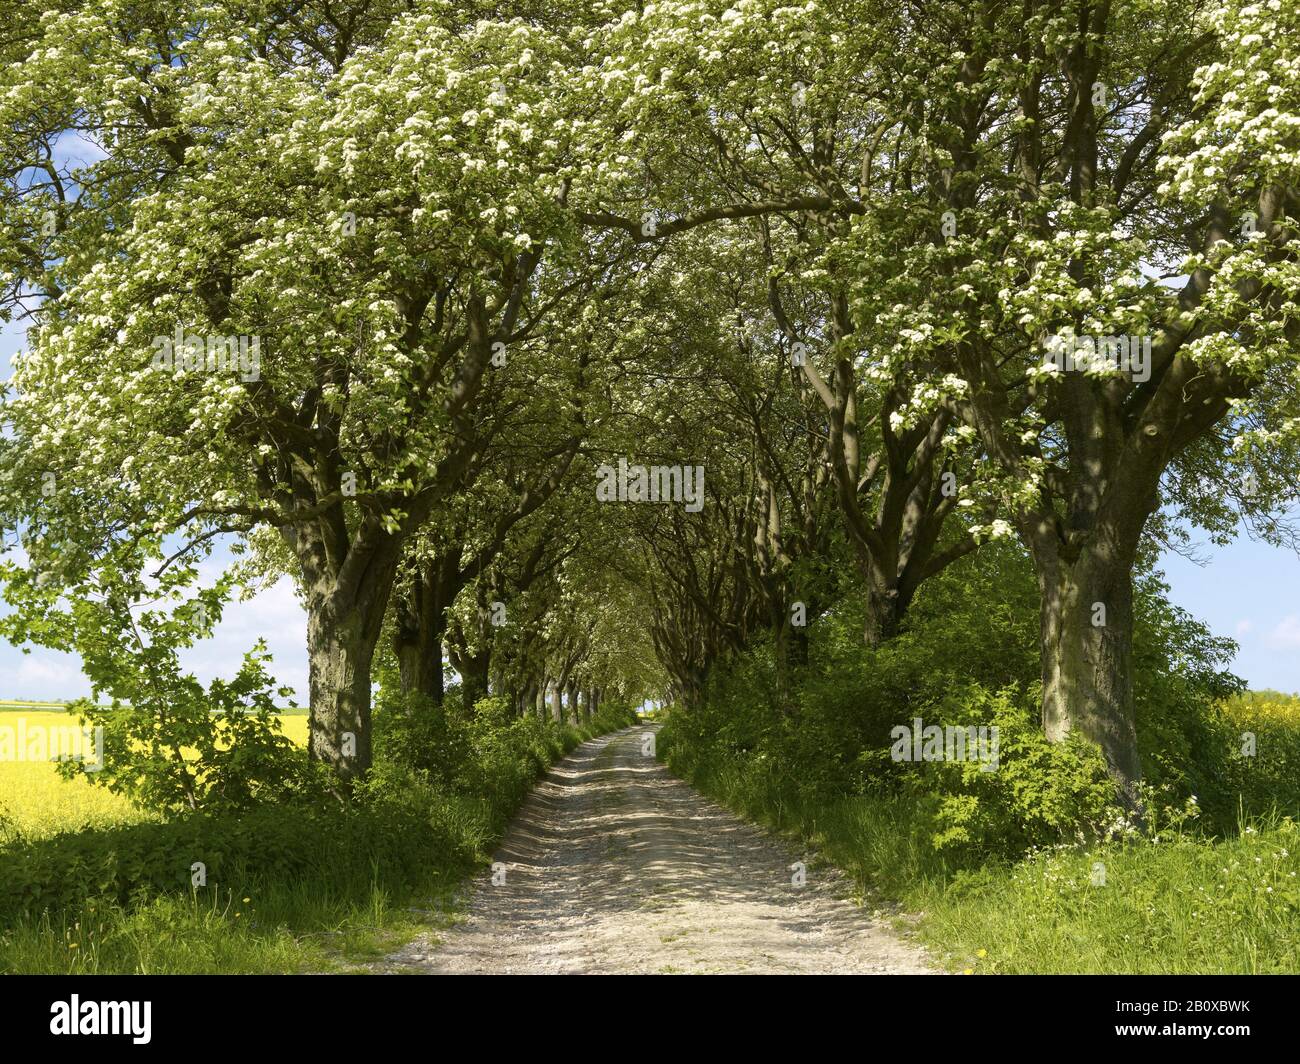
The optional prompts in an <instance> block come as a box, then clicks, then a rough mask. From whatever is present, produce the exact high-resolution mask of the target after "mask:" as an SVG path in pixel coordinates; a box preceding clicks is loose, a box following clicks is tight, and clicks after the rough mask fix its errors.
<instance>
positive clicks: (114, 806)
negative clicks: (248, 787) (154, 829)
mask: <svg viewBox="0 0 1300 1064" xmlns="http://www.w3.org/2000/svg"><path fill="white" fill-rule="evenodd" d="M13 705H15V704H14V703H4V702H0V728H12V729H14V732H13V733H11V734H16V733H17V729H18V728H19V721H20V719H22V720H24V721H25V728H26V731H27V733H28V734H32V733H34V732H36V731H37V730H38V729H45V728H50V729H53V728H60V727H63V728H66V727H76V719H75V718H74V717H71V716H69V715H68V714H67V713H64V712H59V711H49V710H36V709H32V710H29V709H27V708H23V709H21V710H13V709H10V708H7V707H11V706H13ZM22 705H23V706H24V707H26V706H27V705H30V703H22ZM280 722H281V726H282V727H283V728H284V733H285V735H287V736H288V737H289V738H290V739H292V740H293V741H294V742H295V743H298V744H300V745H304V744H305V743H306V741H307V716H306V714H301V713H300V714H287V715H285V716H283V717H281V718H280ZM144 818H145V814H143V813H141V812H140V811H139V810H137V809H135V808H133V807H132V806H131V804H130V803H129V802H128V801H127V800H126V799H125V798H122V797H120V796H119V795H116V794H112V793H110V792H109V791H108V790H106V789H105V788H103V787H97V786H95V785H94V784H92V783H91V782H90V781H89V780H87V779H85V778H80V779H74V780H64V779H63V778H62V777H60V776H59V774H58V771H57V770H56V769H55V766H54V765H53V764H52V763H51V762H48V761H26V760H10V759H6V758H4V757H0V838H3V837H4V835H5V834H6V833H8V832H9V831H12V830H14V829H16V830H18V831H20V832H21V833H22V834H24V835H26V836H29V837H32V836H38V835H52V834H55V833H57V832H60V831H75V830H78V829H80V828H87V827H106V826H109V825H112V824H121V823H125V822H128V821H133V820H142V819H144Z"/></svg>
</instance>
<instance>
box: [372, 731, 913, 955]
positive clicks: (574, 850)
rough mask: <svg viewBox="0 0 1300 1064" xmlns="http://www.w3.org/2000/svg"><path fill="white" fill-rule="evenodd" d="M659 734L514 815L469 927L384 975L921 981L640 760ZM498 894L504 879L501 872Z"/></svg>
mask: <svg viewBox="0 0 1300 1064" xmlns="http://www.w3.org/2000/svg"><path fill="white" fill-rule="evenodd" d="M653 732H654V727H653V726H650V725H642V726H638V727H634V728H628V729H625V730H623V731H620V732H616V733H614V734H613V735H607V736H603V737H601V738H599V739H593V740H591V741H590V742H587V743H584V744H583V745H582V746H580V747H578V748H577V749H576V750H575V751H574V752H573V753H572V754H570V755H569V756H568V757H566V758H565V759H564V760H563V761H561V762H559V763H558V764H557V765H556V766H555V767H554V768H553V769H552V770H551V771H550V772H549V773H548V774H547V776H546V777H545V779H543V780H542V782H541V783H539V784H538V786H537V788H536V789H535V790H534V791H533V793H532V794H531V795H530V796H529V797H528V799H527V800H526V801H525V803H524V804H523V806H522V807H521V808H520V811H519V815H518V817H517V818H516V819H515V822H514V824H513V825H512V826H511V829H510V832H509V834H508V835H507V836H506V838H505V840H504V841H503V843H502V846H501V849H500V850H499V851H498V853H497V855H496V856H495V857H494V859H493V860H494V862H501V863H502V864H504V865H505V877H504V878H505V882H504V883H503V884H500V885H494V884H493V882H492V875H491V874H490V873H488V874H484V875H483V876H481V877H479V878H478V879H476V880H475V882H474V884H473V896H472V900H471V903H470V906H469V912H468V914H467V918H466V920H465V922H464V923H463V924H460V925H457V926H456V927H455V928H453V929H452V930H450V931H447V932H444V933H443V935H442V940H441V942H438V941H436V940H434V939H431V938H428V937H425V938H421V939H417V940H416V941H415V942H413V943H411V944H410V945H408V946H407V947H406V948H404V949H403V950H401V951H400V952H398V953H397V954H394V955H393V956H392V957H390V958H389V959H388V964H387V965H386V967H387V968H388V969H389V970H393V969H394V968H402V969H406V970H410V969H412V968H414V969H417V970H422V971H428V972H448V973H470V972H495V973H506V972H516V973H525V972H542V973H546V972H699V973H704V972H755V973H758V972H789V973H797V972H828V973H829V972H923V971H927V970H929V968H928V965H927V962H926V960H925V957H924V955H923V954H922V952H921V951H920V949H918V948H917V947H916V946H913V945H910V944H908V943H907V942H905V941H904V940H902V939H900V938H899V937H898V936H897V935H895V934H894V933H893V932H891V931H890V930H889V929H888V928H886V927H884V926H883V925H882V924H881V923H879V922H878V921H873V920H872V919H871V916H870V914H869V913H868V912H867V911H865V910H863V909H861V908H859V907H857V906H856V905H854V904H853V903H852V902H850V901H848V900H845V899H844V894H845V893H846V889H845V886H844V883H843V880H842V878H841V877H839V876H838V874H836V873H834V871H833V870H831V869H823V868H809V869H808V871H807V883H806V885H805V886H803V887H796V886H794V885H792V883H791V879H792V876H793V875H794V872H793V871H792V870H791V868H790V866H791V865H792V864H793V863H794V862H795V861H797V860H799V859H800V857H799V855H797V854H793V853H791V852H790V851H789V850H788V849H786V847H785V846H783V845H782V844H781V843H780V842H779V841H778V840H776V839H774V838H773V837H772V836H771V835H769V834H768V833H766V832H764V831H762V830H761V829H759V828H756V827H754V826H752V825H750V824H747V823H745V822H744V821H742V820H740V819H738V818H737V817H736V816H735V815H734V814H732V813H730V812H728V811H727V810H725V809H723V808H722V807H721V806H719V805H717V804H716V803H714V802H712V801H710V800H709V799H707V798H704V797H703V796H701V795H700V794H699V793H698V792H696V791H695V790H694V789H693V788H691V787H690V786H688V785H687V784H686V783H684V782H682V781H681V780H679V779H677V778H676V777H675V776H673V775H671V774H670V773H669V772H668V770H667V769H665V768H664V767H663V766H662V765H661V764H659V763H658V762H657V761H655V760H654V758H653V757H651V756H648V755H647V754H645V753H643V748H644V746H645V745H646V743H647V737H648V736H650V735H652V734H653ZM494 867H497V868H498V877H497V878H498V879H499V878H500V874H499V873H500V867H499V866H494Z"/></svg>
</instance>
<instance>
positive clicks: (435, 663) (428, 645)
mask: <svg viewBox="0 0 1300 1064" xmlns="http://www.w3.org/2000/svg"><path fill="white" fill-rule="evenodd" d="M441 621H442V617H441V614H439V616H438V617H436V618H434V617H430V618H428V619H427V620H425V621H424V622H423V623H421V624H416V625H410V626H408V625H406V624H404V623H403V618H401V617H399V619H398V624H397V632H396V636H395V639H394V642H395V644H396V651H397V665H398V671H399V674H400V677H401V683H402V693H403V694H413V693H418V694H422V695H425V696H427V697H428V698H430V699H432V700H433V701H434V702H441V701H442V699H443V695H444V693H445V687H444V683H443V672H442V623H441Z"/></svg>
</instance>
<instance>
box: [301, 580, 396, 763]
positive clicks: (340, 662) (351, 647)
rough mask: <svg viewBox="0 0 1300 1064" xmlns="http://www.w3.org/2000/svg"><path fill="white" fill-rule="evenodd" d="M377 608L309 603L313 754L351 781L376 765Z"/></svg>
mask: <svg viewBox="0 0 1300 1064" xmlns="http://www.w3.org/2000/svg"><path fill="white" fill-rule="evenodd" d="M373 612H374V607H371V609H370V610H369V611H367V610H363V609H362V608H359V607H353V608H351V609H346V610H340V609H338V608H337V607H333V606H330V605H326V604H321V603H319V602H317V603H309V608H308V616H307V660H308V669H309V686H310V691H311V710H310V723H309V728H310V741H309V746H308V755H309V756H310V757H311V758H312V760H314V761H321V762H323V763H325V764H327V765H329V766H330V767H331V768H332V769H333V770H334V772H335V773H336V775H338V776H339V777H340V778H342V779H345V780H349V779H360V778H361V777H363V776H365V774H366V773H367V772H368V771H369V770H370V764H371V744H370V669H371V664H372V662H373V660H374V653H375V645H376V643H377V642H378V639H379V622H378V620H376V619H375V618H374V617H373V616H368V615H367V614H370V613H373ZM378 612H379V615H380V619H382V615H383V610H382V608H380V609H379V611H378Z"/></svg>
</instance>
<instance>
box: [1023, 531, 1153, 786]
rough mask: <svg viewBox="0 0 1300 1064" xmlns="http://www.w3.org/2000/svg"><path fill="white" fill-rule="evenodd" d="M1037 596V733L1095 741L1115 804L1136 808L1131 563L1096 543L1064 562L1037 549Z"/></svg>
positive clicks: (1138, 766)
mask: <svg viewBox="0 0 1300 1064" xmlns="http://www.w3.org/2000/svg"><path fill="white" fill-rule="evenodd" d="M1034 560H1035V567H1036V569H1037V572H1038V583H1039V592H1040V595H1041V609H1040V626H1039V628H1040V634H1039V643H1040V651H1041V654H1042V677H1043V730H1044V732H1045V733H1046V735H1047V738H1048V739H1049V740H1051V741H1052V742H1060V741H1062V740H1064V739H1065V737H1066V736H1067V735H1070V734H1071V733H1074V734H1078V735H1080V736H1082V737H1083V738H1085V739H1087V740H1089V741H1091V742H1093V743H1096V744H1097V745H1098V746H1099V747H1100V748H1101V752H1102V754H1103V756H1104V757H1105V759H1106V765H1107V768H1108V769H1109V770H1110V773H1111V775H1112V776H1113V777H1114V779H1115V782H1116V785H1117V786H1118V788H1119V791H1120V796H1121V799H1122V800H1123V801H1124V802H1125V804H1126V805H1127V806H1128V807H1129V808H1130V809H1133V810H1138V809H1140V804H1139V802H1138V794H1137V785H1138V783H1139V781H1140V780H1141V777H1142V769H1141V764H1140V761H1139V758H1138V748H1137V727H1136V723H1135V719H1134V706H1133V562H1132V559H1130V558H1127V557H1126V556H1124V555H1123V554H1122V553H1120V552H1116V551H1112V550H1109V549H1107V548H1106V546H1105V544H1104V541H1094V543H1092V544H1089V546H1088V547H1087V548H1085V549H1084V550H1082V551H1080V552H1079V554H1078V557H1076V558H1075V559H1073V561H1069V560H1067V559H1066V558H1064V557H1062V551H1061V550H1059V549H1050V548H1049V549H1043V548H1040V549H1038V550H1037V551H1035V555H1034Z"/></svg>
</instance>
